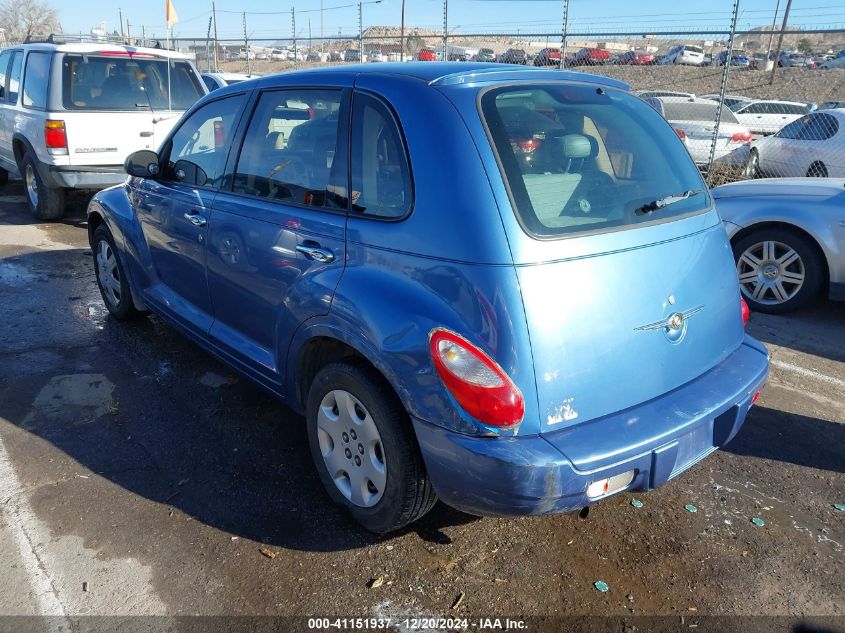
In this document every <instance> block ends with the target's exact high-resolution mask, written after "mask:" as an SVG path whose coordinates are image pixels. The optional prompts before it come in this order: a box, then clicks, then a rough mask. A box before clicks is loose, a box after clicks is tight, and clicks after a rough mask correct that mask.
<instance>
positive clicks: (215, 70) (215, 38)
mask: <svg viewBox="0 0 845 633" xmlns="http://www.w3.org/2000/svg"><path fill="white" fill-rule="evenodd" d="M211 17H213V18H214V72H217V71H219V70H220V68H219V67H218V65H217V6H216V5H215V3H214V2H212V3H211Z"/></svg>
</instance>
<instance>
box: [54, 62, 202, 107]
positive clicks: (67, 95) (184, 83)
mask: <svg viewBox="0 0 845 633" xmlns="http://www.w3.org/2000/svg"><path fill="white" fill-rule="evenodd" d="M62 70H63V75H64V76H63V88H64V90H63V101H64V107H65V108H66V109H68V110H120V111H126V110H187V109H188V108H189V107H190V106H191V105H192V104H193V103H194V102H195V101H196V100H197V99H199V98H200V97H201V96H202V95H203V94H205V91H204V90H203V89H202V86H201V84H200V79H199V77H197V74H196V73H195V72H194V70H193V68H192V67H191V65H190V64H189V63H188V62H187V61H183V60H170V61H169V63H168V60H167V59H165V58H163V57H155V56H152V55H150V56H145V55H139V54H131V55H130V54H129V53H127V54H126V55H125V56H123V55H121V54H120V53H118V54H111V53H110V54H108V55H103V54H98V55H73V54H67V55H65V58H64V64H63V69H62Z"/></svg>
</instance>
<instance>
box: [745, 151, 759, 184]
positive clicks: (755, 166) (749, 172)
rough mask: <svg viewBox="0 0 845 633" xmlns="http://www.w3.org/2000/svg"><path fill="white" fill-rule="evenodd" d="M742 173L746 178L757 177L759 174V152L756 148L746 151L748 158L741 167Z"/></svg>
mask: <svg viewBox="0 0 845 633" xmlns="http://www.w3.org/2000/svg"><path fill="white" fill-rule="evenodd" d="M742 174H743V176H745V177H746V178H757V177H759V175H760V154H759V153H758V152H757V150H756V149H752V150H751V151H750V152H748V160H747V161H745V165H744V166H743V168H742Z"/></svg>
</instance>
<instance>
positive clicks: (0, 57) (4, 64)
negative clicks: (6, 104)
mask: <svg viewBox="0 0 845 633" xmlns="http://www.w3.org/2000/svg"><path fill="white" fill-rule="evenodd" d="M11 58H12V53H11V51H3V52H2V53H0V99H3V98H4V97H5V96H6V79H7V78H8V77H7V75H8V73H7V71H8V69H9V60H10V59H11Z"/></svg>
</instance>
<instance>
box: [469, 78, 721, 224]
mask: <svg viewBox="0 0 845 633" xmlns="http://www.w3.org/2000/svg"><path fill="white" fill-rule="evenodd" d="M481 112H482V116H483V117H484V120H485V122H486V124H487V128H488V131H489V134H490V139H491V141H492V144H493V146H494V148H495V150H496V154H497V157H498V159H499V163H500V165H501V169H502V175H503V177H504V179H505V181H506V184H507V185H508V189H509V192H510V195H511V200H512V202H513V205H514V207H515V211H516V213H517V216H518V218H519V220H520V222H521V224H522V226H523V227H524V228H525V229H526V230H527V231H528V232H529V233H530V234H533V235H535V236H538V237H563V236H567V235H571V234H575V233H579V232H597V231H598V232H602V231H607V230H611V229H619V228H625V227H629V226H634V225H637V224H641V223H643V222H649V221H655V220H660V221H665V220H667V219H669V218H672V217H677V216H681V215H686V214H690V213H698V212H703V211H704V210H705V209H707V208H708V207H709V204H710V198H709V194H708V193H707V192H706V188H705V186H704V183H703V181H702V178H701V174H700V173H699V171H698V169H697V168H696V167H695V165H694V163H693V162H692V160H691V159H690V157H689V154H688V153H687V151H686V149H685V148H684V146H683V144H682V143H681V141H680V140H679V139H678V136H677V134H676V133H675V132H674V130H673V129H672V128H671V126H669V125H667V123H666V121H665V120H663V118H662V117H661V116H660V115H659V114H658V113H657V112H656V111H655V110H654V109H653V108H651V107H650V106H649V105H647V104H646V103H644V102H643V101H641V100H640V99H637V98H636V97H633V96H631V95H630V94H628V93H626V92H622V91H617V90H607V91H605V90H603V89H598V90H597V89H596V87H595V86H576V85H560V84H558V85H554V84H552V85H536V86H524V85H523V86H511V87H502V88H494V89H491V90H488V91H487V92H485V93H483V96H482V97H481ZM686 192H690V194H689V196H688V197H686V198H684V199H682V200H680V201H677V202H675V203H674V204H671V205H667V206H665V207H663V208H661V209H660V210H659V211H657V212H655V213H654V214H647V213H642V212H641V209H642V208H643V207H644V206H647V205H649V203H653V202H654V201H655V200H658V199H661V198H665V197H667V196H677V195H679V194H685V193H686ZM638 211H639V212H638Z"/></svg>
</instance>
